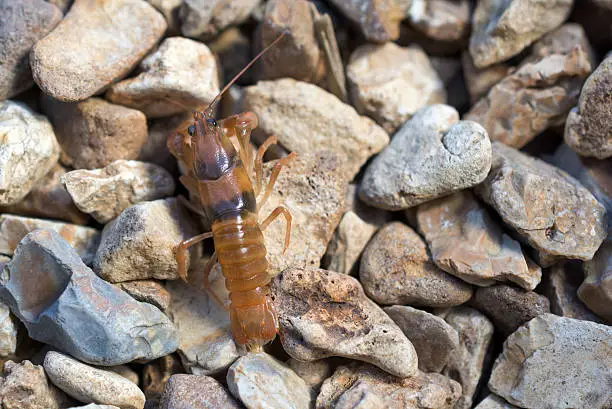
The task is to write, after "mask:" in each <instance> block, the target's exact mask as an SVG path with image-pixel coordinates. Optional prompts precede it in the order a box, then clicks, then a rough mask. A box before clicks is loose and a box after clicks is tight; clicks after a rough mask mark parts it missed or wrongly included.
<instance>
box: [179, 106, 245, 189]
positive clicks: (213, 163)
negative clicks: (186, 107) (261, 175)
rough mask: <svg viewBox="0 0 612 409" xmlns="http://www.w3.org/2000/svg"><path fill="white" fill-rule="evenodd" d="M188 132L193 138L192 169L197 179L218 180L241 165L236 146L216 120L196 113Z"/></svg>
mask: <svg viewBox="0 0 612 409" xmlns="http://www.w3.org/2000/svg"><path fill="white" fill-rule="evenodd" d="M187 132H188V134H189V136H190V137H191V146H192V149H193V153H194V157H193V164H192V166H191V168H192V170H193V172H194V176H195V177H196V179H199V180H217V179H219V178H220V177H221V176H223V175H224V174H226V173H227V172H228V171H230V170H231V169H233V168H234V167H235V166H236V165H237V164H238V163H239V159H238V154H237V152H236V149H235V148H234V145H233V144H232V142H231V141H230V140H229V138H228V137H227V136H226V135H225V134H224V133H223V132H222V130H221V127H220V126H219V124H217V121H216V120H215V119H214V118H212V117H210V116H208V115H206V114H204V113H202V112H198V113H195V114H194V122H193V124H192V125H191V126H189V128H188V130H187Z"/></svg>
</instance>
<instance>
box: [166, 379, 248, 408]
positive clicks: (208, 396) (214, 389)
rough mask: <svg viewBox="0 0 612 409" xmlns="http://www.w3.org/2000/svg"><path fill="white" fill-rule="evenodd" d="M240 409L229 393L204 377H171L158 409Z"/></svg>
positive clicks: (214, 381) (239, 405)
mask: <svg viewBox="0 0 612 409" xmlns="http://www.w3.org/2000/svg"><path fill="white" fill-rule="evenodd" d="M221 408H223V409H225V408H227V409H241V408H244V406H242V405H241V404H240V403H238V402H237V401H236V400H235V399H234V398H233V397H232V395H230V393H229V391H228V390H227V389H225V387H224V386H223V385H221V384H220V383H219V382H218V381H217V380H215V379H214V378H211V377H209V376H204V375H181V374H179V375H173V376H172V377H170V379H168V382H167V383H166V386H165V387H164V393H163V395H162V398H161V401H160V404H159V409H221Z"/></svg>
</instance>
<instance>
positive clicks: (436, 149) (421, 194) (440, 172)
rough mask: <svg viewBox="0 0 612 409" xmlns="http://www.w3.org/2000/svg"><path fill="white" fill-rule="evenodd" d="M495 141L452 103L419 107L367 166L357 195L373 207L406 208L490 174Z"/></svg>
mask: <svg viewBox="0 0 612 409" xmlns="http://www.w3.org/2000/svg"><path fill="white" fill-rule="evenodd" d="M490 166H491V143H490V142H489V137H488V136H487V132H486V131H485V130H484V128H482V127H481V126H480V125H478V124H477V123H475V122H470V121H459V114H458V113H457V111H456V110H455V109H454V108H452V107H450V106H448V105H431V106H428V107H425V108H422V109H420V110H418V111H417V112H416V113H415V114H414V115H413V116H412V118H411V119H410V120H409V121H407V122H406V123H405V124H404V125H403V126H402V128H400V130H399V131H397V133H396V134H395V136H394V137H393V141H391V143H390V144H389V146H387V147H386V148H385V149H384V150H383V152H382V153H381V154H380V155H378V156H377V157H376V158H375V159H374V161H373V162H372V163H371V164H370V165H369V166H368V168H367V169H366V172H365V175H364V177H363V181H362V182H361V190H360V192H359V196H360V197H361V199H362V200H363V201H364V202H366V203H367V204H370V205H372V206H375V207H380V208H382V209H388V210H401V209H406V208H409V207H412V206H415V205H417V204H420V203H423V202H427V201H429V200H432V199H435V198H437V197H440V196H444V195H447V194H449V193H452V192H454V191H457V190H461V189H465V188H468V187H472V186H474V185H476V184H478V183H480V182H482V180H483V179H484V178H485V177H486V176H487V173H488V172H489V168H490Z"/></svg>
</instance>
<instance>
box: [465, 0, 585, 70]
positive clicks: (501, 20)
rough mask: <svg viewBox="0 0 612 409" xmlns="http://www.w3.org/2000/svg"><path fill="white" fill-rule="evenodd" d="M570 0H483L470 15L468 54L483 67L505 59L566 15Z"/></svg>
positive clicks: (550, 28) (556, 24) (568, 10)
mask: <svg viewBox="0 0 612 409" xmlns="http://www.w3.org/2000/svg"><path fill="white" fill-rule="evenodd" d="M572 4H573V1H572V0H552V1H550V2H539V1H534V0H511V1H505V0H483V1H480V2H478V5H477V7H476V10H474V14H473V16H472V36H471V38H470V47H469V49H470V54H471V55H472V58H473V59H474V63H475V65H476V67H478V68H483V67H486V66H489V65H492V64H495V63H498V62H501V61H504V60H507V59H509V58H510V57H513V56H515V55H517V54H518V53H520V52H521V51H522V50H523V49H524V48H526V47H527V46H528V45H530V44H531V43H533V42H534V41H535V40H537V39H538V38H540V37H542V36H543V35H544V34H546V33H547V32H549V31H552V30H553V29H555V28H556V27H558V26H560V25H561V24H562V23H563V22H564V21H565V19H566V18H567V17H568V15H569V13H570V11H571V8H572Z"/></svg>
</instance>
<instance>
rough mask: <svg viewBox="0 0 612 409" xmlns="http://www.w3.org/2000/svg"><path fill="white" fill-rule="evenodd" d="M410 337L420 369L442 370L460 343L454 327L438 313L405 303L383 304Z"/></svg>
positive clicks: (425, 370) (424, 370)
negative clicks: (431, 312)
mask: <svg viewBox="0 0 612 409" xmlns="http://www.w3.org/2000/svg"><path fill="white" fill-rule="evenodd" d="M384 310H385V312H386V313H387V314H388V315H389V316H390V317H391V318H392V319H393V321H395V323H396V324H397V325H398V326H399V327H400V329H401V330H402V331H403V332H404V334H405V335H406V337H408V339H409V340H410V342H411V343H412V345H414V349H415V350H416V353H417V356H418V357H419V369H420V370H421V371H423V372H441V371H442V369H444V366H445V365H446V363H447V361H448V359H449V358H450V356H451V354H452V352H453V350H454V349H455V348H457V347H458V346H459V334H458V333H457V330H455V329H454V328H453V327H451V326H450V325H448V324H447V323H446V321H444V320H443V319H442V318H440V317H436V316H435V315H433V314H430V313H428V312H426V311H422V310H417V309H416V308H412V307H408V306H405V305H394V306H391V307H386V308H384Z"/></svg>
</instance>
